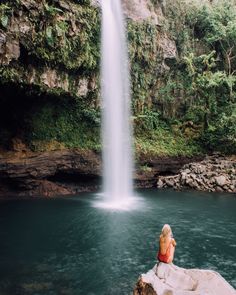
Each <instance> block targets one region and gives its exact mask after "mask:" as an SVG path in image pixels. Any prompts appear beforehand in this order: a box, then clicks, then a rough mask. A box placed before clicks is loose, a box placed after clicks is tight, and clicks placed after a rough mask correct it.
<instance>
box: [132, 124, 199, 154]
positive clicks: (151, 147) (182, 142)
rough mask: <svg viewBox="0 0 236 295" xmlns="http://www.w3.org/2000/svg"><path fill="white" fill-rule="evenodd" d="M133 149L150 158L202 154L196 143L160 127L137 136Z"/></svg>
mask: <svg viewBox="0 0 236 295" xmlns="http://www.w3.org/2000/svg"><path fill="white" fill-rule="evenodd" d="M135 149H136V153H138V154H139V153H144V154H149V155H151V156H156V155H159V156H160V155H162V156H180V155H185V156H193V155H197V154H201V153H203V152H204V150H203V149H202V148H201V146H200V145H199V144H198V143H197V142H196V141H193V140H189V139H188V138H186V137H184V136H183V134H181V133H180V132H178V133H175V132H174V131H173V130H172V129H171V128H163V127H161V126H159V128H158V129H157V130H153V131H152V132H149V133H147V132H146V133H142V134H139V135H137V136H136V137H135Z"/></svg>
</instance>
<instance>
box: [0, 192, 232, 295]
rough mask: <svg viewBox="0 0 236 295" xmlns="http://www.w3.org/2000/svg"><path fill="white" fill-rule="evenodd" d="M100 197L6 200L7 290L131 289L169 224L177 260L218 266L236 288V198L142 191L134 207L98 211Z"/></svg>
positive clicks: (0, 222) (0, 238) (0, 250)
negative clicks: (161, 232) (97, 205)
mask: <svg viewBox="0 0 236 295" xmlns="http://www.w3.org/2000/svg"><path fill="white" fill-rule="evenodd" d="M98 198H100V197H99V196H97V195H95V194H82V195H80V196H77V197H71V198H70V197H69V198H59V199H35V200H20V201H4V202H1V203H0V294H1V295H10V294H11V295H19V294H23V295H28V294H34V295H41V294H43V295H48V294H51V295H60V294H61V295H74V294H75V295H78V294H86V295H94V294H96V295H100V294H101V295H109V294H114V295H123V294H124V295H127V294H131V293H132V289H133V287H134V284H135V282H136V281H137V278H138V277H139V275H140V274H141V273H144V272H147V271H148V270H149V269H150V268H151V267H153V265H154V264H155V256H156V251H157V248H158V245H157V237H158V236H159V233H160V230H161V228H162V226H163V224H164V223H169V224H170V225H171V226H172V229H173V234H174V236H175V239H176V241H177V248H176V255H175V261H174V262H175V264H176V265H178V266H181V267H185V268H195V267H196V268H207V269H213V270H216V271H218V272H220V273H221V275H223V276H224V278H225V279H227V280H228V281H229V282H230V283H231V284H232V285H233V286H234V287H235V288H236V214H235V212H236V198H235V196H233V195H228V194H220V193H217V194H213V193H199V192H198V193H197V192H174V191H157V190H141V191H139V192H138V197H137V198H138V206H137V207H135V209H134V210H127V211H119V210H105V209H103V208H96V206H94V201H96V200H97V199H98ZM222 295H223V294H222Z"/></svg>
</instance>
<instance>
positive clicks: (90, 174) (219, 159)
mask: <svg viewBox="0 0 236 295" xmlns="http://www.w3.org/2000/svg"><path fill="white" fill-rule="evenodd" d="M101 183H102V160H101V153H100V152H95V151H92V150H82V149H70V150H56V151H50V152H37V153H36V152H30V151H27V150H22V149H20V150H16V151H12V152H7V153H0V198H9V197H20V198H22V197H34V196H42V197H54V196H58V195H73V194H78V193H81V192H88V191H97V190H99V189H100V188H101ZM134 185H135V187H136V188H159V189H165V188H173V189H177V190H184V189H194V190H200V191H209V192H229V193H235V192H236V157H235V156H231V157H223V156H219V155H217V156H207V157H205V158H203V157H202V156H196V157H184V156H179V157H177V156H176V157H160V156H153V155H146V154H140V155H138V157H137V159H136V171H135V173H134Z"/></svg>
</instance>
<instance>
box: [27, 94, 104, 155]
mask: <svg viewBox="0 0 236 295" xmlns="http://www.w3.org/2000/svg"><path fill="white" fill-rule="evenodd" d="M84 110H86V111H84ZM91 114H92V115H91ZM98 117H99V115H97V114H95V110H90V109H89V108H88V106H87V107H85V106H84V105H83V104H82V105H81V103H79V102H78V101H77V102H76V101H68V102H67V101H66V100H63V101H58V102H57V104H55V102H54V101H50V100H49V101H48V102H47V103H46V104H44V105H41V104H39V105H37V106H35V107H34V109H33V110H32V113H31V116H30V118H29V119H28V126H30V132H29V133H28V142H29V143H30V144H31V147H32V148H33V149H37V146H39V145H38V143H41V142H58V143H60V144H63V146H65V147H69V148H73V147H81V148H91V149H99V148H100V139H99V137H100V128H99V127H97V124H98V123H100V122H99V119H98ZM40 146H41V148H42V144H41V145H40Z"/></svg>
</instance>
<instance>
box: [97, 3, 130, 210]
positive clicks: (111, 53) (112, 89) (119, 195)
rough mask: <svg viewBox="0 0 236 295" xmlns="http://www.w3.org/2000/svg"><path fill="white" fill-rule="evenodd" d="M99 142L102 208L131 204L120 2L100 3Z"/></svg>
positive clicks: (127, 95) (125, 59) (125, 61)
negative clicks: (101, 146)
mask: <svg viewBox="0 0 236 295" xmlns="http://www.w3.org/2000/svg"><path fill="white" fill-rule="evenodd" d="M101 4H102V61H101V85H102V139H103V191H104V207H107V208H123V207H124V208H126V207H127V206H128V204H130V203H132V202H133V201H132V198H131V196H132V195H133V188H132V186H133V185H132V170H133V169H132V148H131V146H132V128H131V123H130V118H131V116H130V85H129V70H128V53H127V45H126V34H125V25H124V19H123V15H122V10H121V3H120V0H116V1H113V0H102V1H101Z"/></svg>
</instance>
